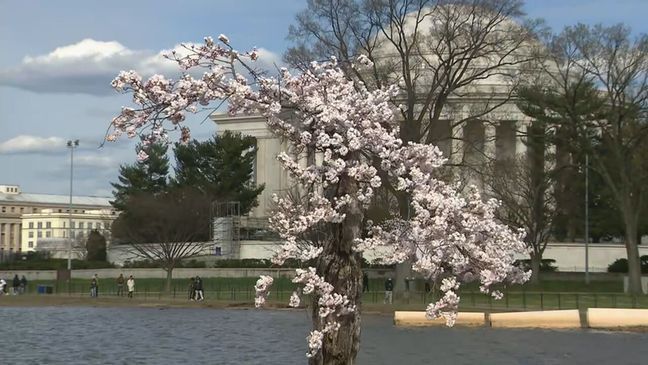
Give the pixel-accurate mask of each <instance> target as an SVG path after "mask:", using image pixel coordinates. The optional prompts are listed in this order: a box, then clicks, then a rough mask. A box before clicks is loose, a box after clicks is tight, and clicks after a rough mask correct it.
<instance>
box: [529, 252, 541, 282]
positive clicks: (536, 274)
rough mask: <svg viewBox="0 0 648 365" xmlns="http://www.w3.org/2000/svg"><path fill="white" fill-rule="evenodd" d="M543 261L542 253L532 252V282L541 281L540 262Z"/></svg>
mask: <svg viewBox="0 0 648 365" xmlns="http://www.w3.org/2000/svg"><path fill="white" fill-rule="evenodd" d="M541 263H542V254H534V253H532V254H531V283H532V284H537V283H539V282H540V264H541Z"/></svg>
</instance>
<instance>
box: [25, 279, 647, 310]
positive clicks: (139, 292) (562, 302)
mask: <svg viewBox="0 0 648 365" xmlns="http://www.w3.org/2000/svg"><path fill="white" fill-rule="evenodd" d="M52 289H53V293H54V294H55V295H67V296H78V297H84V296H90V288H89V286H88V285H85V284H83V285H82V284H71V285H67V284H55V285H52ZM277 289H278V290H276V291H272V292H271V294H270V297H269V300H271V301H274V302H286V303H288V300H289V298H290V295H291V294H292V290H283V289H282V288H277ZM26 292H27V293H30V294H35V293H36V287H35V286H34V287H31V286H30V287H28V289H27V291H26ZM116 294H117V288H116V286H114V285H107V286H106V287H101V285H100V287H99V296H100V297H103V296H108V297H116ZM126 294H127V289H126V285H124V294H123V296H124V297H126ZM204 296H205V298H206V299H208V300H217V301H233V302H250V303H251V302H253V301H254V289H253V288H252V286H250V287H245V288H244V287H234V286H231V287H230V286H220V285H212V286H206V287H205V290H204ZM459 296H460V298H461V303H460V308H462V309H463V310H485V311H535V310H556V309H579V308H648V295H629V294H624V293H612V292H609V293H605V292H598V293H579V292H531V291H516V292H505V293H504V297H503V298H502V299H500V300H496V299H494V298H493V297H492V296H490V295H486V294H483V293H481V292H478V291H462V292H460V293H459ZM135 297H136V298H138V299H145V300H146V299H161V298H165V299H178V300H182V299H186V300H188V299H189V292H188V288H187V287H179V286H177V285H176V286H173V287H172V289H171V291H170V292H169V293H167V292H166V291H165V290H164V289H163V287H161V286H159V285H150V286H149V285H139V286H137V285H136V290H135ZM384 298H385V292H384V291H369V292H364V293H363V294H362V301H363V303H365V304H383V302H384ZM437 299H438V293H436V294H435V293H432V292H421V291H410V292H406V293H404V294H403V295H402V296H400V297H398V298H394V303H393V305H394V306H398V307H407V308H412V309H414V308H419V309H423V308H425V306H426V305H427V304H428V303H430V302H433V301H436V300H437Z"/></svg>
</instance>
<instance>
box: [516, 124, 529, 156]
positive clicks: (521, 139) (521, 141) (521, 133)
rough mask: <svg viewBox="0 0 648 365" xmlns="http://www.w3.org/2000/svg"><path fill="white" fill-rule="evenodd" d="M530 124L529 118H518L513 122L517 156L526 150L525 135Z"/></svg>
mask: <svg viewBox="0 0 648 365" xmlns="http://www.w3.org/2000/svg"><path fill="white" fill-rule="evenodd" d="M530 124H531V121H530V120H526V119H525V120H519V121H517V122H516V123H515V129H516V133H515V154H516V155H517V156H518V157H519V156H520V155H521V154H526V152H527V145H526V141H527V135H528V133H529V132H528V128H529V125H530Z"/></svg>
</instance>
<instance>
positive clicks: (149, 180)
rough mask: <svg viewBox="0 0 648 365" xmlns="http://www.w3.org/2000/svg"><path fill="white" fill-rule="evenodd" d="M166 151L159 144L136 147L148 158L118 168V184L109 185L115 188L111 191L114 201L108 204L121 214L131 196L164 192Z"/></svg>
mask: <svg viewBox="0 0 648 365" xmlns="http://www.w3.org/2000/svg"><path fill="white" fill-rule="evenodd" d="M167 149H168V148H167V146H166V145H164V144H161V143H155V144H151V145H150V146H148V147H142V146H141V145H138V146H137V150H143V151H144V152H145V153H146V154H147V155H148V158H147V159H146V160H143V161H137V162H136V163H134V164H132V165H121V166H120V167H119V182H118V183H111V185H112V186H113V188H115V190H114V191H113V195H114V196H115V199H114V200H113V201H111V202H110V203H111V204H112V205H113V207H115V208H116V209H117V210H119V211H121V212H126V211H127V210H128V199H129V198H130V197H132V196H133V195H135V194H138V193H151V194H160V193H162V192H164V191H166V189H167V177H168V175H169V158H168V157H167V155H166V153H167Z"/></svg>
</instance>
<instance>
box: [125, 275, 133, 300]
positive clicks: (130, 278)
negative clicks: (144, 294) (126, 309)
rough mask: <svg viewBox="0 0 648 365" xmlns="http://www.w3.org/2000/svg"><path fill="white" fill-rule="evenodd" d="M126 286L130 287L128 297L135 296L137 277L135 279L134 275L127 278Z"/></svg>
mask: <svg viewBox="0 0 648 365" xmlns="http://www.w3.org/2000/svg"><path fill="white" fill-rule="evenodd" d="M126 287H127V288H128V297H129V298H133V293H135V279H133V275H131V276H130V277H128V280H126Z"/></svg>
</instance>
